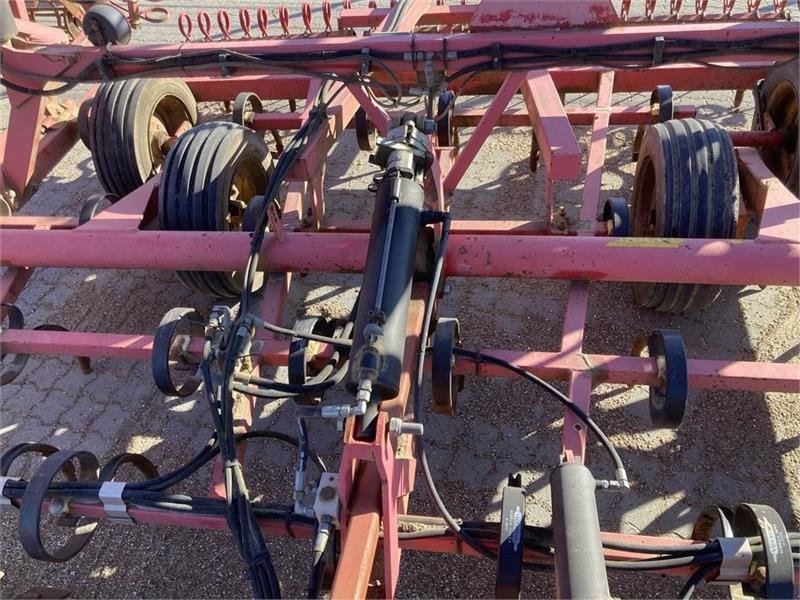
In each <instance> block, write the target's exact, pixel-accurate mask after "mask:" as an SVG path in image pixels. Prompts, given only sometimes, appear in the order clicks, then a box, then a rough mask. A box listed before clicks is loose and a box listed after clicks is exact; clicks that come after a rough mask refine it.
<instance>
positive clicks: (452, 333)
mask: <svg viewBox="0 0 800 600" xmlns="http://www.w3.org/2000/svg"><path fill="white" fill-rule="evenodd" d="M460 343H461V333H460V329H459V325H458V319H445V318H442V319H439V320H438V322H437V323H436V332H435V333H434V336H433V349H432V352H431V400H432V403H431V409H432V410H433V412H435V413H437V414H440V415H452V414H453V412H454V411H455V409H456V400H457V396H458V392H460V391H461V390H463V389H464V376H463V375H456V374H455V364H456V362H455V355H454V354H453V348H454V347H455V346H457V345H458V344H460Z"/></svg>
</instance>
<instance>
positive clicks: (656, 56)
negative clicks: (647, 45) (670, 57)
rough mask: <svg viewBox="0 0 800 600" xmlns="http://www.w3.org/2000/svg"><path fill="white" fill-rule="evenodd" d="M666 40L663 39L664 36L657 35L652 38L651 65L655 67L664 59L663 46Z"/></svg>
mask: <svg viewBox="0 0 800 600" xmlns="http://www.w3.org/2000/svg"><path fill="white" fill-rule="evenodd" d="M665 45H666V42H665V41H664V36H663V35H659V36H656V38H655V39H654V40H653V66H654V67H657V66H658V65H660V64H661V63H662V61H663V60H664V46H665Z"/></svg>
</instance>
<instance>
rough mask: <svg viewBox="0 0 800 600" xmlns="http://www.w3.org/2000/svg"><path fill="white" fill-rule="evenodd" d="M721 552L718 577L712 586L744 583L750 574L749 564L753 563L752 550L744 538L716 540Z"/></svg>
mask: <svg viewBox="0 0 800 600" xmlns="http://www.w3.org/2000/svg"><path fill="white" fill-rule="evenodd" d="M717 542H719V548H720V550H721V551H722V562H721V563H720V565H719V575H718V576H717V578H716V579H715V580H714V581H710V582H709V583H712V584H720V585H730V584H731V583H740V582H742V581H745V580H746V579H747V577H748V576H749V574H750V563H751V562H752V561H753V550H752V549H751V548H750V542H748V541H747V538H746V537H723V538H718V539H717Z"/></svg>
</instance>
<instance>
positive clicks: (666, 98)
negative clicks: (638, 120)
mask: <svg viewBox="0 0 800 600" xmlns="http://www.w3.org/2000/svg"><path fill="white" fill-rule="evenodd" d="M650 117H651V118H652V119H653V122H654V123H666V122H667V121H669V120H671V119H673V118H674V117H675V105H674V103H673V102H672V88H671V87H670V86H668V85H657V86H656V87H654V88H653V91H652V92H650ZM646 131H647V126H645V125H639V127H637V128H636V137H635V138H634V140H633V160H634V162H636V161H638V160H639V151H640V150H641V148H642V140H643V139H644V134H645V132H646Z"/></svg>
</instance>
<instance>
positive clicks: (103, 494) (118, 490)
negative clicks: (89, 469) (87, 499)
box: [98, 481, 133, 525]
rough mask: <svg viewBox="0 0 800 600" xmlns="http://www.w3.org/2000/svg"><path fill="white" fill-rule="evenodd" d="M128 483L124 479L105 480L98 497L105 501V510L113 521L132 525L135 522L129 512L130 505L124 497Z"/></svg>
mask: <svg viewBox="0 0 800 600" xmlns="http://www.w3.org/2000/svg"><path fill="white" fill-rule="evenodd" d="M126 485H127V483H125V482H124V481H104V482H103V485H101V486H100V492H99V493H98V497H99V498H100V502H102V503H103V510H104V511H105V513H106V517H107V518H108V520H109V521H110V522H111V523H118V524H125V525H130V524H132V523H133V519H131V517H130V515H129V514H128V506H127V505H126V504H125V501H124V500H123V499H122V493H123V491H124V490H125V486H126Z"/></svg>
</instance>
